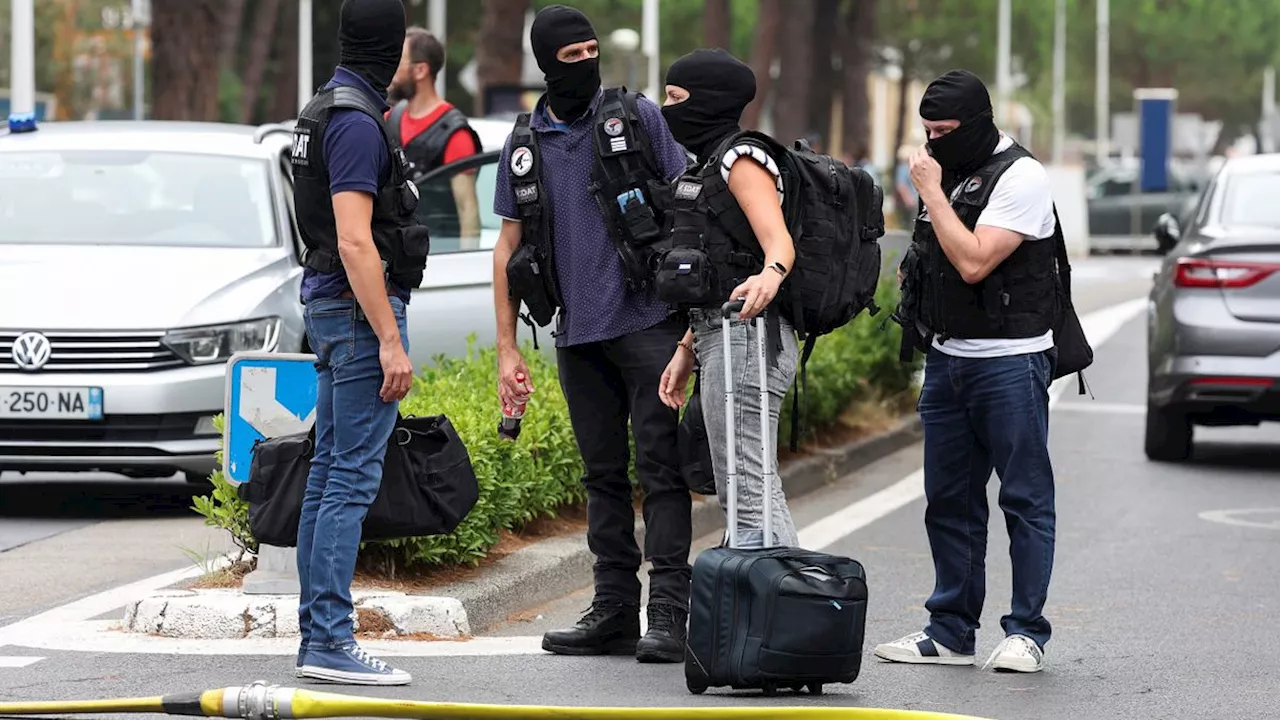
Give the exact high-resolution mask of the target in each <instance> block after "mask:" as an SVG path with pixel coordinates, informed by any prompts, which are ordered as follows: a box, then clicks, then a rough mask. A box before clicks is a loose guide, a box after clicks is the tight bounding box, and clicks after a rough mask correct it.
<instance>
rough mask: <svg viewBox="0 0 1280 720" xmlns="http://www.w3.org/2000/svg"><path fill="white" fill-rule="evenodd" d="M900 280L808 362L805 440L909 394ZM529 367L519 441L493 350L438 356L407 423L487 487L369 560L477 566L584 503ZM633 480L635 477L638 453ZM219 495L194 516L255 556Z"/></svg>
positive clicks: (783, 433)
mask: <svg viewBox="0 0 1280 720" xmlns="http://www.w3.org/2000/svg"><path fill="white" fill-rule="evenodd" d="M896 292H897V287H896V282H893V281H888V282H882V283H881V285H880V288H879V289H878V292H877V298H876V300H877V303H878V304H879V305H880V306H881V308H882V310H881V312H880V314H879V315H877V316H876V317H870V316H867V315H866V314H863V315H862V316H861V317H859V318H858V319H857V320H855V321H854V322H852V323H850V324H849V325H848V326H846V327H844V328H842V329H840V330H839V331H836V332H834V333H831V334H830V335H827V336H824V337H822V338H820V339H819V340H818V342H817V345H816V346H815V349H814V353H813V355H812V356H811V357H810V358H809V363H808V388H807V392H806V393H805V394H804V395H803V397H802V401H803V402H802V405H801V407H802V410H803V412H804V418H805V426H804V430H805V433H806V435H810V436H811V435H812V433H813V432H814V431H815V430H817V429H819V428H820V427H822V426H824V425H827V424H829V423H831V422H832V421H834V420H836V419H837V418H838V417H839V416H840V414H841V413H842V412H844V411H845V410H846V409H847V408H848V407H849V405H850V403H853V402H856V401H858V400H861V399H865V398H868V397H874V396H877V395H879V396H885V395H895V394H898V393H901V392H904V391H906V390H907V389H909V388H910V385H911V380H912V377H913V375H914V373H915V371H916V370H917V369H918V366H919V363H918V362H916V363H913V364H910V365H904V364H902V363H899V362H898V341H899V337H900V328H899V327H898V326H897V325H896V324H895V323H892V322H887V323H886V319H887V317H888V314H889V313H890V312H892V310H893V308H894V306H895V305H896ZM524 356H525V361H526V362H527V363H528V365H529V371H530V373H531V375H532V377H533V380H534V383H535V384H536V387H537V392H536V393H535V394H534V396H533V397H532V399H531V400H530V402H529V408H528V412H527V414H526V415H525V419H524V422H523V428H522V430H521V434H520V438H519V440H518V441H517V442H515V443H511V442H506V441H502V440H500V439H499V438H498V434H497V421H498V416H499V411H498V401H497V393H496V386H497V359H496V355H495V351H494V349H493V348H492V347H488V348H483V349H477V348H475V347H474V346H473V345H471V346H469V348H468V352H467V355H466V356H465V357H460V358H437V359H436V361H435V363H434V365H433V366H431V367H428V368H426V369H425V370H424V371H423V374H422V375H421V376H420V377H418V378H416V379H415V381H414V388H413V391H412V393H411V394H410V395H409V397H408V398H406V399H405V401H404V402H403V403H401V412H402V413H404V414H406V415H410V414H412V415H438V414H443V415H446V416H448V417H449V419H450V420H451V421H452V422H453V424H454V427H456V428H457V431H458V434H459V435H460V436H461V437H462V439H463V441H464V442H465V443H466V446H467V450H468V452H469V453H470V456H471V462H472V464H473V465H474V466H475V469H476V475H477V477H478V478H479V481H480V499H479V501H478V503H477V504H476V506H475V508H474V509H473V510H472V511H471V513H470V514H469V515H468V516H467V518H466V519H465V520H464V521H463V522H462V524H461V525H460V526H459V527H458V529H457V530H456V531H454V532H453V533H452V534H450V535H447V536H438V537H426V538H407V539H401V540H393V541H385V542H378V543H369V544H366V545H365V546H364V548H363V549H362V554H363V555H364V557H365V558H366V559H368V558H370V557H372V556H374V555H376V556H378V557H379V559H380V560H381V561H382V562H380V563H379V564H383V563H384V562H386V561H390V562H392V563H394V566H396V567H400V568H412V567H414V566H419V567H421V566H439V565H451V564H475V563H478V562H479V561H480V560H481V559H483V558H484V556H485V555H486V553H488V551H489V550H490V549H491V548H492V547H493V546H494V545H495V544H496V543H497V542H498V539H499V535H500V533H501V531H503V530H512V529H517V528H519V527H521V526H522V525H524V524H525V523H527V522H529V521H530V520H533V519H535V518H537V517H539V516H551V515H554V514H555V513H556V512H557V511H558V510H559V509H560V508H561V507H562V506H564V505H568V504H573V503H577V502H580V501H582V500H584V499H585V497H586V495H585V492H584V490H583V487H582V484H581V475H582V470H583V467H582V460H581V457H580V456H579V454H578V449H577V445H576V443H575V441H574V436H573V429H572V427H571V426H570V423H569V414H568V407H567V406H566V404H565V399H564V395H563V394H562V393H561V391H560V385H559V382H558V381H557V376H556V368H555V365H554V363H553V362H551V361H550V360H549V359H548V358H547V357H546V356H545V355H544V354H542V353H540V352H537V351H534V350H532V349H531V348H526V350H525V354H524ZM790 409H791V403H790V401H789V400H788V402H787V403H786V405H785V408H784V410H783V413H784V415H783V422H782V423H781V424H780V426H779V443H778V446H779V447H785V446H786V443H787V442H789V439H790V435H789V428H790V425H789V421H788V419H787V418H789V415H790ZM632 455H633V459H632V464H633V465H632V474H633V477H634V448H633V452H632ZM211 480H212V482H213V485H214V490H213V492H212V493H211V494H210V495H209V496H206V497H198V498H196V499H195V505H194V509H195V510H196V512H198V513H200V514H201V515H203V516H204V517H205V518H206V524H209V525H213V526H216V527H221V528H224V529H226V530H227V531H228V532H230V533H231V535H232V537H233V539H234V540H235V542H236V543H237V544H239V545H240V546H242V547H244V548H246V549H249V550H255V549H256V542H255V541H254V539H253V537H252V533H250V532H249V528H248V523H247V507H246V506H245V505H244V503H242V502H241V501H240V500H239V499H237V498H236V497H235V491H234V487H233V486H232V485H230V484H229V483H227V482H226V481H225V479H223V477H222V476H221V473H220V472H215V473H214V475H213V477H212V478H211Z"/></svg>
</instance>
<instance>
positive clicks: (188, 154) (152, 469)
mask: <svg viewBox="0 0 1280 720" xmlns="http://www.w3.org/2000/svg"><path fill="white" fill-rule="evenodd" d="M473 122H474V127H475V128H476V130H477V132H478V133H479V134H480V137H481V140H482V143H483V152H482V153H481V154H479V155H475V156H473V157H470V158H466V159H464V160H461V161H458V162H456V163H453V164H452V165H449V166H445V167H442V168H438V169H437V170H435V171H433V172H432V173H430V174H428V175H426V176H424V177H423V178H421V179H420V180H419V182H418V184H419V187H420V188H421V190H420V192H421V194H422V195H423V196H424V197H430V196H432V194H429V193H427V192H424V191H426V190H429V189H430V186H432V185H433V184H437V183H438V184H439V188H452V187H454V186H455V184H454V183H453V178H454V177H455V176H457V175H459V174H460V173H466V174H467V175H468V177H472V178H474V185H466V186H464V187H473V188H474V193H475V207H477V208H478V214H479V232H478V233H472V234H470V236H469V237H466V238H461V237H449V236H447V234H442V235H439V236H437V235H436V234H435V233H433V237H432V251H431V258H430V260H429V262H428V264H427V271H426V275H425V277H424V279H423V282H422V285H421V286H420V287H419V288H418V289H416V290H415V291H414V293H413V298H412V301H411V304H410V313H409V335H410V345H411V358H412V360H413V361H414V363H415V365H417V366H419V367H421V366H422V365H424V364H427V363H428V362H430V360H431V359H432V358H433V357H435V356H436V355H437V354H445V355H458V354H461V353H463V352H464V351H465V349H466V346H467V338H468V336H469V335H475V336H476V340H477V341H478V343H479V344H481V345H484V344H488V343H491V342H492V341H493V336H494V327H493V326H494V320H493V295H492V248H493V246H494V244H495V242H496V239H497V234H498V229H499V227H500V224H501V220H500V219H499V218H497V217H495V216H494V215H493V212H492V206H493V185H494V178H495V175H496V173H495V169H496V162H497V156H498V151H499V150H500V149H501V147H502V144H503V141H504V140H505V138H506V136H507V134H508V133H509V132H510V129H511V126H512V124H511V122H509V121H503V120H476V121H473ZM289 138H290V135H289V133H288V128H287V127H284V126H265V127H262V128H255V127H252V126H244V125H232V124H217V123H207V124H206V123H183V122H158V121H144V122H89V123H49V124H46V125H42V126H41V128H40V129H39V130H38V131H37V132H33V133H23V134H14V135H0V471H4V470H18V471H33V470H45V471H105V472H116V473H121V474H124V475H127V476H130V477H167V476H169V475H172V474H173V473H175V472H180V473H184V474H185V475H186V477H187V479H189V480H193V481H203V480H204V479H205V478H206V477H207V475H208V473H209V472H210V471H211V470H212V469H213V468H214V464H215V459H214V452H215V451H216V450H217V448H218V446H219V442H220V438H219V435H218V433H217V432H216V431H215V429H214V427H213V422H212V421H213V417H214V416H215V415H216V414H218V413H220V412H221V411H222V408H223V404H224V392H225V365H226V361H227V359H228V358H229V357H230V356H231V355H232V354H233V353H236V352H238V351H243V350H267V351H279V352H299V351H307V348H306V346H305V331H304V329H303V324H302V306H301V304H300V302H299V297H298V296H299V288H300V283H301V277H302V266H301V264H300V253H301V250H302V243H301V240H300V239H299V236H298V232H297V223H296V222H295V220H294V212H293V198H292V192H291V187H292V185H291V183H292V180H291V176H290V169H289V162H288V149H289V144H290V143H289ZM434 196H435V197H437V198H439V197H440V196H441V195H440V193H438V192H437V193H435V194H434ZM444 197H446V198H447V197H449V195H448V194H447V192H446V194H445V195H444ZM448 214H449V213H447V212H442V211H441V208H438V207H434V206H432V204H431V203H424V204H423V205H421V206H420V208H419V218H420V219H421V220H422V221H423V222H425V223H426V224H427V225H428V226H429V227H430V226H432V225H433V224H435V223H436V219H437V216H443V215H448ZM495 403H496V399H495ZM495 412H497V408H496V405H495Z"/></svg>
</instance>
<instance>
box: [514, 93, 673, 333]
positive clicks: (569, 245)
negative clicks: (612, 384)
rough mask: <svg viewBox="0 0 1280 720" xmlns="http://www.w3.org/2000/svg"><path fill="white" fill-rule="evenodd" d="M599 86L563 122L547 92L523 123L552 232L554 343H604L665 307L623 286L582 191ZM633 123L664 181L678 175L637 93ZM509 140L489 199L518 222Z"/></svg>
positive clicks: (666, 137)
mask: <svg viewBox="0 0 1280 720" xmlns="http://www.w3.org/2000/svg"><path fill="white" fill-rule="evenodd" d="M602 95H603V91H601V92H600V93H597V94H596V99H595V100H594V101H592V103H591V107H590V109H588V110H587V112H586V113H584V114H583V116H582V117H581V118H579V119H578V120H576V121H574V122H573V123H571V124H569V125H565V124H563V123H554V122H552V121H551V119H550V118H549V117H548V116H547V114H546V96H545V95H544V96H543V97H542V98H541V99H540V100H538V104H537V106H536V107H535V109H534V111H533V113H532V116H531V117H530V120H529V125H530V128H531V129H532V130H533V131H534V132H536V133H538V149H539V150H540V151H541V155H542V172H541V175H542V182H543V187H544V188H545V192H546V194H547V196H548V199H549V200H550V202H551V235H552V238H553V239H552V243H553V247H554V249H555V255H556V277H557V278H558V279H559V283H560V292H561V295H562V296H563V297H564V308H562V309H561V311H560V318H561V319H560V333H559V334H558V335H557V336H556V345H557V346H558V347H564V346H566V345H580V344H583V343H590V342H597V341H600V340H610V339H613V338H617V337H620V336H622V335H626V334H628V333H632V332H636V331H638V330H644V329H645V328H649V327H652V326H654V325H656V324H657V323H659V322H662V321H663V320H664V319H666V317H667V316H668V315H669V314H670V313H671V308H670V307H669V306H668V305H666V304H665V303H661V302H659V301H658V300H657V298H656V297H655V296H654V293H653V290H652V289H650V290H648V291H646V292H644V293H635V292H631V291H629V290H628V289H627V286H626V279H625V275H624V273H623V269H622V259H621V258H619V257H618V251H617V250H615V249H614V246H613V242H612V241H611V240H610V239H609V235H608V233H607V231H606V230H605V225H604V219H603V218H602V217H601V214H600V208H599V207H598V206H597V205H596V202H595V200H594V199H593V198H592V197H591V193H590V192H588V190H587V188H588V186H589V185H590V184H591V165H592V163H593V161H594V154H595V150H594V148H593V145H592V129H593V124H592V116H593V115H594V114H595V110H596V107H597V106H598V105H599V103H600V98H601V97H602ZM639 110H640V121H641V123H642V124H643V125H644V128H645V132H646V133H647V135H648V137H649V138H650V142H651V143H652V145H653V156H654V158H655V159H656V160H657V162H658V167H659V170H660V171H661V172H662V174H663V175H664V176H666V178H667V180H669V181H671V180H675V179H676V178H677V177H679V176H680V174H681V173H683V172H684V168H685V162H686V161H685V158H686V155H685V151H684V148H682V147H681V146H680V145H679V143H677V142H676V141H675V138H673V137H671V131H670V130H669V129H667V123H666V121H665V120H663V118H662V111H661V110H659V109H658V106H657V105H656V104H654V103H653V101H651V100H649V99H648V98H644V97H642V98H640V101H639ZM510 163H511V137H510V136H507V141H506V143H505V145H504V146H503V148H502V156H501V158H500V160H499V162H498V177H497V180H496V183H495V190H494V197H493V212H494V213H495V214H496V215H499V216H501V217H504V218H508V219H511V220H518V215H517V212H516V198H515V193H514V192H512V190H511V164H510Z"/></svg>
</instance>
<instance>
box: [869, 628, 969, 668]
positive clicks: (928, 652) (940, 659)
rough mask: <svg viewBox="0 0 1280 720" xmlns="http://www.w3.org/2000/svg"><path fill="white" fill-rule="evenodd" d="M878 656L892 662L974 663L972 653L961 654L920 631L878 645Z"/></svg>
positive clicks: (876, 652)
mask: <svg viewBox="0 0 1280 720" xmlns="http://www.w3.org/2000/svg"><path fill="white" fill-rule="evenodd" d="M875 654H876V657H878V658H880V659H881V660H888V661H890V662H904V663H920V664H932V665H972V664H973V656H972V655H961V654H960V653H958V652H954V651H952V650H949V649H947V648H945V647H943V646H942V645H940V644H938V643H936V642H934V641H933V638H931V637H929V636H928V635H926V634H924V633H922V632H918V633H915V634H913V635H908V636H906V637H904V638H899V639H898V640H894V641H893V642H888V643H881V644H879V645H877V646H876V651H875Z"/></svg>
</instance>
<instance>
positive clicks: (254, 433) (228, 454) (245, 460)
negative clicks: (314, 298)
mask: <svg viewBox="0 0 1280 720" xmlns="http://www.w3.org/2000/svg"><path fill="white" fill-rule="evenodd" d="M315 361H316V356H315V355H310V354H305V353H271V352H244V353H236V354H235V355H232V356H231V360H230V361H229V362H228V363H227V395H226V414H225V415H223V431H222V432H223V435H222V446H223V451H222V473H223V475H224V476H225V477H226V478H227V481H229V482H231V483H234V484H237V485H238V484H240V483H243V482H246V481H248V479H249V465H250V463H251V462H252V460H253V445H254V443H255V442H257V441H259V440H265V439H267V438H273V437H279V436H281V435H290V434H293V433H299V432H306V431H308V430H310V429H311V426H312V425H313V424H315V421H316V386H317V378H316V368H315Z"/></svg>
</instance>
